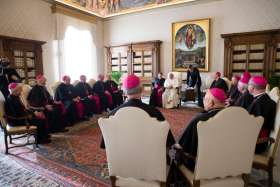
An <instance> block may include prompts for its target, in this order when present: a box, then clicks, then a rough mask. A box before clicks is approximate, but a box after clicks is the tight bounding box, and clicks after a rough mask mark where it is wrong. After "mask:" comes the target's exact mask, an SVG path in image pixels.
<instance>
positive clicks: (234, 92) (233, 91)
mask: <svg viewBox="0 0 280 187" xmlns="http://www.w3.org/2000/svg"><path fill="white" fill-rule="evenodd" d="M240 95H241V93H240V92H239V90H238V87H237V85H232V86H231V87H230V89H229V92H228V97H229V98H230V105H233V104H234V103H235V101H236V100H237V99H238V98H239V97H240Z"/></svg>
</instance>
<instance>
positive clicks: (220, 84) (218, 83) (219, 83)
mask: <svg viewBox="0 0 280 187" xmlns="http://www.w3.org/2000/svg"><path fill="white" fill-rule="evenodd" d="M214 78H215V80H214V81H213V82H212V84H211V86H210V88H220V89H223V90H224V92H225V93H227V92H228V85H227V83H226V81H225V80H224V79H222V78H221V73H220V72H216V73H215V77H214Z"/></svg>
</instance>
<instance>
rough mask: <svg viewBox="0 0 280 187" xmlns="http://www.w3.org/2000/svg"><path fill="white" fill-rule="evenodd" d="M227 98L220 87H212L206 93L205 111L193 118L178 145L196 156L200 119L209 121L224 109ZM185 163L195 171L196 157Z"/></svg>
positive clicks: (184, 162)
mask: <svg viewBox="0 0 280 187" xmlns="http://www.w3.org/2000/svg"><path fill="white" fill-rule="evenodd" d="M213 98H215V99H213ZM225 99H226V95H225V93H224V91H223V90H222V89H219V88H212V89H210V90H209V91H208V92H207V93H206V95H205V98H204V109H205V111H204V112H202V113H200V114H198V115H197V116H195V117H194V118H193V119H192V120H191V122H190V123H189V124H188V125H187V128H186V129H185V130H184V131H183V133H182V135H181V136H180V138H179V141H178V144H179V145H178V146H179V147H180V148H181V149H182V150H183V151H184V152H185V153H188V154H190V155H191V156H192V157H196V155H197V146H198V135H197V124H198V122H199V121H207V120H208V119H209V118H211V117H213V116H215V115H216V114H217V113H218V112H219V111H220V110H222V109H223V108H224V106H225ZM183 164H184V165H185V166H186V167H188V168H189V169H190V170H192V171H193V170H194V166H195V159H187V160H185V159H184V161H183Z"/></svg>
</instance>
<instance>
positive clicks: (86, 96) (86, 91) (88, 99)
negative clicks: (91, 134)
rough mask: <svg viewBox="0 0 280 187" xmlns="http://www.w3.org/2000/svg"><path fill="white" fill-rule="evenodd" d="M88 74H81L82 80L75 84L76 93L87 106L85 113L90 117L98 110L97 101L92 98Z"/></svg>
mask: <svg viewBox="0 0 280 187" xmlns="http://www.w3.org/2000/svg"><path fill="white" fill-rule="evenodd" d="M86 80H87V79H86V76H85V75H81V76H80V82H79V83H78V84H77V85H76V86H75V90H76V94H77V95H78V96H79V97H80V98H81V101H82V102H83V104H84V106H85V113H86V115H87V116H88V117H91V116H92V114H93V113H95V112H96V103H95V100H94V99H93V98H92V89H91V87H90V85H89V84H88V83H87V82H86Z"/></svg>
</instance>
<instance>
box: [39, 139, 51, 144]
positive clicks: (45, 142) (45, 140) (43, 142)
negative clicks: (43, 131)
mask: <svg viewBox="0 0 280 187" xmlns="http://www.w3.org/2000/svg"><path fill="white" fill-rule="evenodd" d="M48 143H51V140H50V139H43V140H38V144H48Z"/></svg>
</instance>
